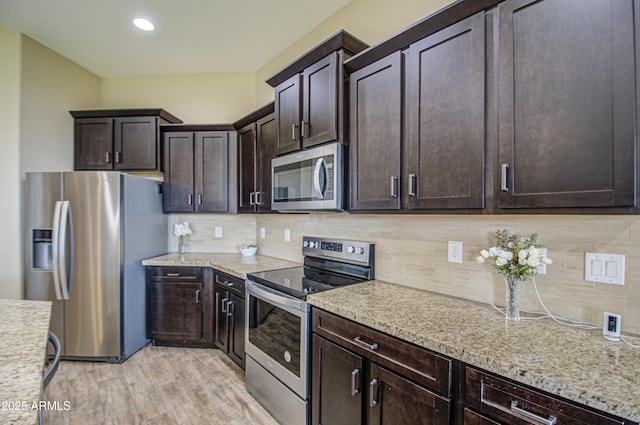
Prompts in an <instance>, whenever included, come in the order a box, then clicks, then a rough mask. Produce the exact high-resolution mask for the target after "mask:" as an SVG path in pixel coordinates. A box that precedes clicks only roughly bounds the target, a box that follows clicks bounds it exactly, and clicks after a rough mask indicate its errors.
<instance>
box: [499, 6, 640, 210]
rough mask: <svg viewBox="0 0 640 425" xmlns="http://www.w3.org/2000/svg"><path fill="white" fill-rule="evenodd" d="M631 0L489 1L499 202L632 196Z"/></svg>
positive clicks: (606, 203) (585, 202)
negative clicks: (492, 5)
mask: <svg viewBox="0 0 640 425" xmlns="http://www.w3.org/2000/svg"><path fill="white" fill-rule="evenodd" d="M633 17H634V8H633V1H632V0H616V1H601V0H542V1H540V0H535V1H534V0H509V1H506V2H504V3H502V4H500V7H499V59H500V73H499V93H500V96H499V105H500V106H499V108H500V111H499V124H500V127H499V128H500V131H499V144H500V147H499V149H500V151H499V160H500V164H501V166H502V170H503V173H502V174H503V181H502V184H501V186H502V187H501V189H502V191H501V192H500V193H499V198H498V199H499V206H500V207H501V208H541V207H543V208H552V207H616V206H632V205H634V181H635V177H634V174H635V172H634V160H635V153H634V143H635V141H634V138H635V133H634V128H635V123H634V116H635V112H634V111H635V91H636V88H635V75H634V54H635V53H634V52H635V50H634V18H633Z"/></svg>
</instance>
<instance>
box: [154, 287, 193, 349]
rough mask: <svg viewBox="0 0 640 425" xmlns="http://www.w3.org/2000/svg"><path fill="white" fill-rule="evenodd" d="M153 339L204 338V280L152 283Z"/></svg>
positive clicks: (177, 341)
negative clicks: (202, 303)
mask: <svg viewBox="0 0 640 425" xmlns="http://www.w3.org/2000/svg"><path fill="white" fill-rule="evenodd" d="M147 285H148V286H147V291H148V292H147V309H148V310H149V311H148V316H147V317H148V320H149V323H148V324H147V326H148V333H149V338H151V339H158V340H162V341H169V342H175V343H186V342H198V341H200V340H201V339H202V325H203V323H202V308H201V295H202V294H201V292H202V283H201V282H188V283H186V282H171V281H164V282H148V283H147Z"/></svg>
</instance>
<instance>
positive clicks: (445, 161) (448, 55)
mask: <svg viewBox="0 0 640 425" xmlns="http://www.w3.org/2000/svg"><path fill="white" fill-rule="evenodd" d="M484 22H485V18H484V12H480V13H478V14H476V15H474V16H472V17H470V18H468V19H466V20H464V21H462V22H459V23H457V24H454V25H452V26H450V27H448V28H446V29H444V30H442V31H440V32H438V33H436V34H434V35H432V36H429V37H427V38H425V39H423V40H421V41H418V42H416V43H414V44H412V45H411V47H410V48H409V53H408V60H407V76H408V81H407V86H406V90H407V124H408V128H407V141H406V146H407V172H406V177H407V180H406V184H407V186H406V187H407V191H406V196H405V199H407V205H406V206H407V207H408V208H410V209H442V208H482V207H484V164H485V160H484V155H485V113H484V111H485V108H484V105H485V95H484V94H485V90H484V87H485V62H484V59H485V54H484V52H485V31H484V26H485V24H484Z"/></svg>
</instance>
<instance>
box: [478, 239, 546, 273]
mask: <svg viewBox="0 0 640 425" xmlns="http://www.w3.org/2000/svg"><path fill="white" fill-rule="evenodd" d="M537 239H538V235H537V234H536V233H532V234H531V235H529V236H528V237H524V236H521V235H519V234H511V233H509V230H508V229H504V230H498V231H497V232H496V244H495V246H492V247H490V248H489V249H488V250H486V249H483V250H482V251H480V256H479V257H478V258H477V261H478V262H479V263H484V262H485V261H487V262H489V263H491V264H492V265H493V266H494V267H495V269H496V270H498V272H499V273H500V274H501V275H503V276H504V277H506V278H507V277H511V278H515V279H517V280H529V279H531V278H532V277H533V276H535V274H536V273H537V272H538V266H540V265H541V264H551V263H553V261H552V260H551V259H550V258H548V257H547V256H546V255H545V254H543V253H542V252H541V251H540V246H539V245H538V242H537Z"/></svg>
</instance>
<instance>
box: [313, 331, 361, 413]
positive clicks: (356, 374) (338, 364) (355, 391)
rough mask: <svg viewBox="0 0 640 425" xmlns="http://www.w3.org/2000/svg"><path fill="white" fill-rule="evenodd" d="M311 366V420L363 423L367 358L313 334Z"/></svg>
mask: <svg viewBox="0 0 640 425" xmlns="http://www.w3.org/2000/svg"><path fill="white" fill-rule="evenodd" d="M311 367H312V375H311V376H312V378H311V381H312V382H311V385H312V388H311V423H312V424H314V425H320V424H332V425H342V424H344V425H353V424H361V423H363V422H362V397H363V395H362V392H363V388H362V383H363V374H364V359H363V358H362V357H360V356H358V355H357V354H354V353H352V352H351V351H348V350H345V349H344V348H342V347H340V346H338V345H336V344H334V343H332V342H330V341H327V340H326V339H324V338H322V337H320V336H318V335H316V334H313V339H312V355H311Z"/></svg>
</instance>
